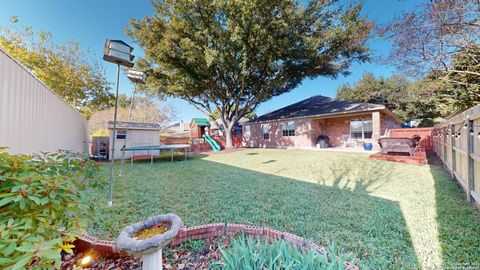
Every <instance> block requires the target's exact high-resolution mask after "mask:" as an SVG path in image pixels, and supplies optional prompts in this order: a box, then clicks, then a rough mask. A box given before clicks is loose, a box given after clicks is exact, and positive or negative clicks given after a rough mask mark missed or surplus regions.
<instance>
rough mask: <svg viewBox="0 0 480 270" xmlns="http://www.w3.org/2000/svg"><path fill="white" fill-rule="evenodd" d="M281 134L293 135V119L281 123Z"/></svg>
mask: <svg viewBox="0 0 480 270" xmlns="http://www.w3.org/2000/svg"><path fill="white" fill-rule="evenodd" d="M282 135H283V136H295V122H294V121H288V122H285V123H283V126H282Z"/></svg>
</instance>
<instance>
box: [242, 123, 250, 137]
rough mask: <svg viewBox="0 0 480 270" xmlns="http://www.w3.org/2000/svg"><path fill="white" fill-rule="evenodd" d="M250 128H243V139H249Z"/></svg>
mask: <svg viewBox="0 0 480 270" xmlns="http://www.w3.org/2000/svg"><path fill="white" fill-rule="evenodd" d="M250 135H251V133H250V126H248V125H247V126H245V134H244V135H243V136H244V137H245V138H250Z"/></svg>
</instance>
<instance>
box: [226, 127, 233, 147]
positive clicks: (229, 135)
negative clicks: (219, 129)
mask: <svg viewBox="0 0 480 270" xmlns="http://www.w3.org/2000/svg"><path fill="white" fill-rule="evenodd" d="M232 130H233V126H232V125H228V126H227V127H225V148H227V149H229V148H234V145H233V140H232V137H233V136H232Z"/></svg>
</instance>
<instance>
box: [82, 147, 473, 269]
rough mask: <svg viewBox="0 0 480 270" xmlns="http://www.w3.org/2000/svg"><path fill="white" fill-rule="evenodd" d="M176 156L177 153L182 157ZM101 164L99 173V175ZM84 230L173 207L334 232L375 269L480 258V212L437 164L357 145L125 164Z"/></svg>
mask: <svg viewBox="0 0 480 270" xmlns="http://www.w3.org/2000/svg"><path fill="white" fill-rule="evenodd" d="M179 158H180V157H179ZM107 171H108V170H107V165H105V166H104V167H103V168H102V171H101V174H102V175H104V176H105V179H108V178H107V177H106V176H107V175H108V173H107ZM116 179H117V181H116V183H115V188H114V206H113V207H111V208H108V207H106V205H107V190H108V188H107V187H105V188H103V189H98V190H92V191H91V192H92V194H91V195H92V196H96V197H97V198H98V200H97V201H98V211H97V213H96V215H95V216H94V217H93V218H92V219H91V220H90V223H89V229H88V230H89V232H90V233H91V234H93V235H96V236H99V237H101V238H110V239H113V238H115V237H116V236H117V235H118V233H119V232H120V230H121V229H122V228H123V227H124V226H126V225H128V224H129V223H132V222H136V221H139V220H143V219H144V218H146V217H148V216H151V215H155V214H159V213H168V212H172V213H175V214H177V215H179V216H180V217H181V218H182V219H183V221H184V223H185V224H186V225H187V226H193V225H199V224H205V223H215V222H232V223H243V224H252V225H260V226H269V227H272V228H275V229H278V230H285V231H289V232H292V233H294V234H297V235H299V236H302V237H306V238H309V239H313V240H314V241H316V242H317V243H318V244H324V245H326V244H329V243H332V242H335V243H336V244H337V245H338V246H339V247H340V249H341V250H342V251H344V252H352V253H354V254H355V255H356V256H357V258H358V262H357V263H358V264H359V265H361V266H368V267H370V268H374V269H400V268H403V269H417V268H427V269H431V268H434V267H440V266H443V267H450V266H455V265H457V266H459V264H462V263H471V264H474V265H477V266H480V214H479V213H478V212H476V210H475V209H474V208H473V207H472V206H470V205H469V204H467V202H466V200H465V199H464V195H463V193H462V191H461V189H460V188H459V187H458V186H457V185H456V184H455V182H453V181H451V180H450V178H449V177H448V175H447V174H446V173H445V172H444V171H443V170H442V169H441V168H440V167H437V166H416V165H406V164H398V163H390V162H383V161H371V160H368V156H367V155H364V154H353V153H351V154H350V153H333V152H315V151H302V150H259V149H250V150H244V151H238V152H233V153H229V154H214V155H198V156H196V157H195V158H194V159H191V160H188V161H186V162H185V161H182V162H174V163H170V162H166V161H164V162H162V161H158V162H157V163H155V164H154V165H150V164H149V163H147V162H143V163H142V162H139V163H135V164H134V165H133V166H131V165H130V164H127V166H126V167H125V170H124V174H123V176H122V177H120V178H118V177H117V178H116Z"/></svg>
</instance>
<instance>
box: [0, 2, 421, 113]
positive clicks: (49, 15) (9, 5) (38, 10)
mask: <svg viewBox="0 0 480 270" xmlns="http://www.w3.org/2000/svg"><path fill="white" fill-rule="evenodd" d="M421 2H422V1H420V0H365V1H364V9H363V12H364V14H366V15H367V16H368V17H369V18H370V19H371V20H372V21H374V22H376V23H384V22H387V21H390V20H391V19H393V17H394V16H395V15H396V14H399V13H401V12H402V10H412V9H414V8H415V7H416V6H417V5H418V4H419V3H421ZM151 14H152V8H151V5H150V2H149V1H148V0H135V1H133V0H100V1H99V0H81V1H66V0H42V1H35V0H2V1H1V8H0V26H2V27H10V26H11V24H10V22H9V18H10V17H12V16H18V17H19V19H20V22H19V24H20V26H25V25H28V26H32V27H33V28H34V30H37V31H49V32H51V33H52V35H53V38H54V40H55V41H56V42H65V41H71V40H76V41H79V42H80V45H81V47H82V49H89V50H91V51H92V52H93V53H94V56H95V57H97V58H98V59H101V58H102V50H103V44H104V41H105V39H106V38H110V39H121V40H124V41H125V42H127V43H129V44H130V45H132V46H133V47H135V50H134V54H135V55H141V54H142V52H141V48H139V47H138V46H136V45H135V44H134V43H133V41H132V40H131V39H130V38H129V37H128V36H126V35H125V32H124V29H125V27H126V26H127V25H128V24H129V20H130V18H131V17H133V18H140V17H143V16H145V15H151ZM369 45H370V48H371V49H372V54H373V56H374V57H378V56H382V55H385V54H386V52H387V51H388V48H389V44H388V42H385V41H382V40H380V39H373V40H370V41H369ZM102 64H104V66H105V70H106V75H107V77H108V79H109V81H110V82H112V85H113V83H114V80H115V67H114V65H113V64H109V63H106V62H102ZM350 72H351V75H349V76H347V77H344V76H340V77H338V78H336V79H330V78H321V77H320V78H316V79H314V80H305V81H304V82H303V83H302V85H300V86H298V87H297V88H296V89H294V90H293V91H291V92H290V93H286V94H284V95H281V96H278V97H274V98H273V99H271V100H270V101H268V102H266V103H264V104H262V105H260V106H259V107H258V109H257V114H258V115H261V114H264V113H266V112H269V111H273V110H275V109H278V108H281V107H283V106H286V105H288V104H291V103H294V102H297V101H300V100H302V99H305V98H308V97H310V96H313V95H325V96H332V97H333V96H335V91H336V90H337V88H338V87H339V86H340V85H342V84H344V83H354V82H355V81H357V80H358V79H359V78H360V77H361V76H362V74H363V73H365V72H372V73H374V74H376V75H382V76H389V75H390V74H392V73H393V72H395V70H394V69H393V68H392V67H390V66H386V65H382V64H380V63H378V62H376V61H373V62H371V63H363V64H354V65H353V66H352V67H351V68H350ZM112 88H113V87H112ZM132 88H133V87H132V85H131V84H130V83H129V81H128V80H127V79H126V78H125V77H124V76H122V79H121V81H120V92H121V93H126V94H131V91H132ZM167 102H168V103H170V104H172V105H174V106H175V107H176V108H177V110H178V112H179V118H180V119H183V120H184V121H190V119H191V118H192V117H199V116H202V113H201V112H199V111H197V110H195V109H194V108H193V107H192V106H190V105H189V104H188V103H186V102H184V101H182V100H179V99H174V98H171V99H168V100H167Z"/></svg>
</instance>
